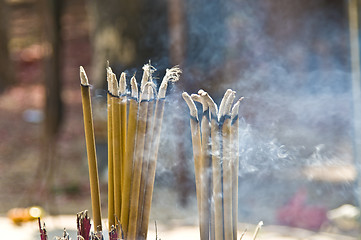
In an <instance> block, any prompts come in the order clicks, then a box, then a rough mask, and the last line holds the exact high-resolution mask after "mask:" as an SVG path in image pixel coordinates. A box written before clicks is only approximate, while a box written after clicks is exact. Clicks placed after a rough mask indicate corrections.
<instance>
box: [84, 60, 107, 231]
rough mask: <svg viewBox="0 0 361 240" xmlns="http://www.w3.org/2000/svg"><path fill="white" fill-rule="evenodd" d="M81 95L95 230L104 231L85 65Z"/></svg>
mask: <svg viewBox="0 0 361 240" xmlns="http://www.w3.org/2000/svg"><path fill="white" fill-rule="evenodd" d="M80 80H81V96H82V106H83V117H84V131H85V142H86V148H87V156H88V166H89V180H90V195H91V202H92V212H93V219H94V231H95V232H98V231H99V232H100V231H102V223H101V211H100V193H99V179H98V166H97V159H96V151H95V137H94V127H93V116H92V107H91V97H90V86H89V81H88V78H87V76H86V73H85V70H84V68H83V67H80Z"/></svg>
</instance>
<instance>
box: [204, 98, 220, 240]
mask: <svg viewBox="0 0 361 240" xmlns="http://www.w3.org/2000/svg"><path fill="white" fill-rule="evenodd" d="M204 97H205V99H206V101H207V103H208V105H209V109H210V115H211V141H212V146H211V155H212V180H213V181H212V188H213V189H212V195H213V203H214V204H213V205H214V206H213V209H212V210H213V212H214V238H215V240H223V207H222V198H223V197H222V169H221V155H220V152H221V145H220V140H221V139H220V129H219V125H218V117H217V115H218V109H217V105H216V104H215V103H214V101H213V99H212V98H211V97H210V96H209V95H208V93H204Z"/></svg>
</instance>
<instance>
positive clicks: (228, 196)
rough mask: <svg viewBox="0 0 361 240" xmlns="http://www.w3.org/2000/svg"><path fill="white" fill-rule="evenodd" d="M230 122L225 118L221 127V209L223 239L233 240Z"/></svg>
mask: <svg viewBox="0 0 361 240" xmlns="http://www.w3.org/2000/svg"><path fill="white" fill-rule="evenodd" d="M230 128H231V120H230V118H226V119H225V120H224V123H223V126H222V154H223V156H222V160H223V164H222V166H223V209H224V213H223V215H224V220H223V221H224V239H225V240H233V226H232V223H233V221H232V163H231V154H230V151H231V147H230V145H231V139H230V137H231V134H230Z"/></svg>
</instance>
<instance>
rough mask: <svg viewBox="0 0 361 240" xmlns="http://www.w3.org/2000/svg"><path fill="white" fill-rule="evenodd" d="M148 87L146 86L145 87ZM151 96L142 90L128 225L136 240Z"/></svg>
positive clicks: (131, 237) (129, 237)
mask: <svg viewBox="0 0 361 240" xmlns="http://www.w3.org/2000/svg"><path fill="white" fill-rule="evenodd" d="M144 86H146V85H144ZM148 101H149V95H148V91H144V89H142V93H141V95H140V102H139V112H138V118H137V131H136V137H135V139H136V141H135V142H136V143H135V152H134V165H133V174H132V188H131V197H130V199H131V201H130V209H129V225H128V235H127V236H128V239H136V235H137V228H138V227H139V226H137V222H138V220H137V218H138V209H139V205H138V204H139V191H140V181H141V177H142V166H143V164H142V161H143V154H144V141H145V132H146V127H147V119H146V118H147V111H148Z"/></svg>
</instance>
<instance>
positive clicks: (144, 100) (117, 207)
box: [80, 64, 181, 240]
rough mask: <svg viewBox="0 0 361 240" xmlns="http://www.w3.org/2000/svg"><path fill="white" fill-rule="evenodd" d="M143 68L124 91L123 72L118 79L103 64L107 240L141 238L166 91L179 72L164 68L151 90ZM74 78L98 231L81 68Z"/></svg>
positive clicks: (144, 234)
mask: <svg viewBox="0 0 361 240" xmlns="http://www.w3.org/2000/svg"><path fill="white" fill-rule="evenodd" d="M143 70H144V71H143V76H142V79H141V83H140V86H139V88H138V84H137V81H136V78H135V76H133V77H131V79H130V86H131V88H130V93H128V91H127V86H126V82H127V81H126V74H125V73H122V74H121V75H120V79H119V82H118V81H117V78H116V75H115V74H114V73H113V72H112V70H111V68H110V67H109V66H108V67H107V81H108V94H107V113H108V119H107V120H108V121H107V125H108V171H109V172H108V177H109V178H108V222H109V230H110V231H109V239H130V240H133V239H146V238H147V231H148V223H149V215H150V207H151V202H152V194H153V187H154V178H155V169H156V161H157V154H158V148H159V142H160V132H161V125H162V119H163V112H164V104H165V97H166V91H167V87H168V83H169V82H176V81H178V79H179V76H180V74H181V70H180V69H179V68H178V67H177V66H175V67H173V68H171V69H167V70H166V74H165V76H164V78H163V80H162V82H161V84H160V86H159V90H158V93H157V92H156V85H155V83H154V82H153V77H152V74H153V73H154V71H156V69H155V68H154V67H153V66H151V65H150V64H145V65H144V67H143ZM80 78H81V89H82V103H83V114H84V128H85V136H86V137H85V139H86V145H87V153H88V164H89V177H90V189H91V199H92V212H93V218H94V226H95V233H96V232H101V230H102V226H101V221H100V220H101V215H100V197H99V183H98V175H97V165H96V153H95V143H94V129H93V123H92V122H93V120H92V113H91V101H90V99H91V97H90V90H89V82H88V79H87V77H86V74H85V71H84V69H83V68H82V67H80ZM138 89H139V90H138Z"/></svg>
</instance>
